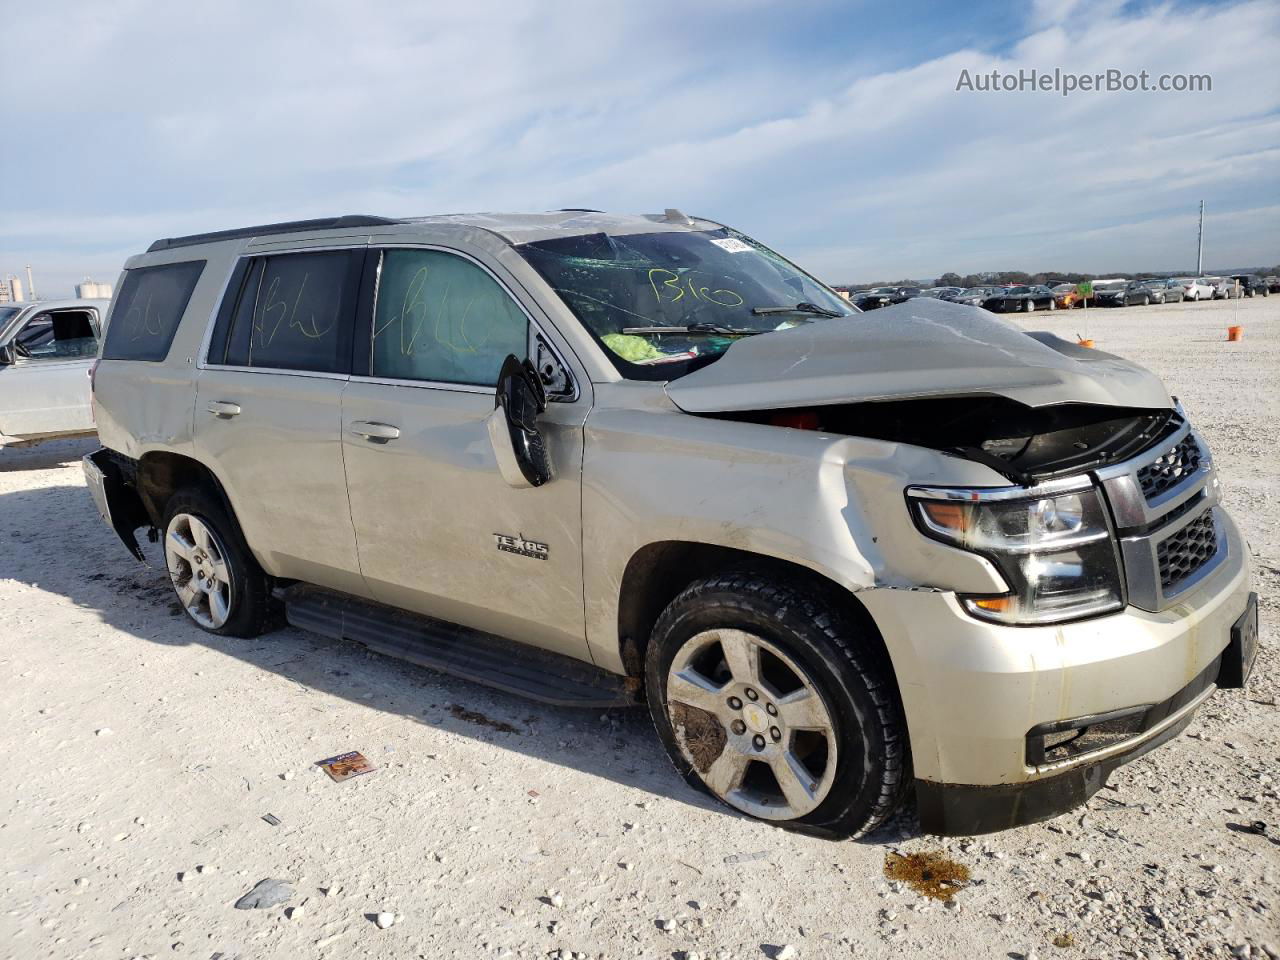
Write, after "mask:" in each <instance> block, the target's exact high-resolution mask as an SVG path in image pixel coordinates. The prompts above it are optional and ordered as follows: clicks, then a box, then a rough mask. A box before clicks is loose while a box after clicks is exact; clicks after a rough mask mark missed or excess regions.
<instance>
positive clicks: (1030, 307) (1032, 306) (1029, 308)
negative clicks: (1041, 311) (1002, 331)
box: [1023, 297, 1036, 313]
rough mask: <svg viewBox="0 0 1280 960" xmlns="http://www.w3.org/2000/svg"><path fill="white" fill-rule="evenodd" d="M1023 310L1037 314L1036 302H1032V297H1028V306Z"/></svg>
mask: <svg viewBox="0 0 1280 960" xmlns="http://www.w3.org/2000/svg"><path fill="white" fill-rule="evenodd" d="M1023 309H1024V310H1026V311H1027V313H1035V312H1036V302H1035V301H1034V300H1032V299H1031V298H1030V297H1027V304H1026V306H1025V307H1023Z"/></svg>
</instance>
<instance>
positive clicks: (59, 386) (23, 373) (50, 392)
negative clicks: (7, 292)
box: [0, 300, 110, 444]
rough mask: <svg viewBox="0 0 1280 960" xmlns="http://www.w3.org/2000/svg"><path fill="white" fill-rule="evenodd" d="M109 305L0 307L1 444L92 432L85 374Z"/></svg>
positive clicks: (51, 303)
mask: <svg viewBox="0 0 1280 960" xmlns="http://www.w3.org/2000/svg"><path fill="white" fill-rule="evenodd" d="M109 303H110V301H109V300H39V301H36V302H34V303H15V304H5V305H3V306H0V444H3V443H5V442H8V441H13V440H37V439H44V438H47V437H58V436H68V435H74V434H79V433H91V432H92V431H93V411H92V410H91V409H90V406H89V370H90V368H91V367H92V366H93V363H94V361H95V360H96V359H97V357H98V343H99V341H100V340H101V337H102V320H103V317H105V316H106V313H107V305H108V304H109Z"/></svg>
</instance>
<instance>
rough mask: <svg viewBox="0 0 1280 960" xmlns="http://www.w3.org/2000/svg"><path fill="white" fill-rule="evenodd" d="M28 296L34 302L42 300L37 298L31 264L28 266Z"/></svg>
mask: <svg viewBox="0 0 1280 960" xmlns="http://www.w3.org/2000/svg"><path fill="white" fill-rule="evenodd" d="M27 295H28V296H30V297H31V299H32V300H39V299H40V298H39V297H37V296H36V282H35V281H34V280H32V279H31V264H29V263H28V264H27Z"/></svg>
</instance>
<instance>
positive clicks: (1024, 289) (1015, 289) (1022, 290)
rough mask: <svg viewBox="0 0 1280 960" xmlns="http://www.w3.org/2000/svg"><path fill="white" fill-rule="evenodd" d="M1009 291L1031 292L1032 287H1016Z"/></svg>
mask: <svg viewBox="0 0 1280 960" xmlns="http://www.w3.org/2000/svg"><path fill="white" fill-rule="evenodd" d="M1008 292H1009V293H1030V292H1031V288H1030V287H1014V288H1012V289H1011V290H1009V291H1008Z"/></svg>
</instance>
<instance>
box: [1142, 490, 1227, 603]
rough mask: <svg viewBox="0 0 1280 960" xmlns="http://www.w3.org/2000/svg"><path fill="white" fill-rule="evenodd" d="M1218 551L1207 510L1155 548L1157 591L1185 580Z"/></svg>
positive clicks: (1209, 512) (1209, 511) (1215, 531)
mask: <svg viewBox="0 0 1280 960" xmlns="http://www.w3.org/2000/svg"><path fill="white" fill-rule="evenodd" d="M1217 552H1218V531H1217V526H1216V525H1215V524H1214V522H1213V509H1212V508H1210V509H1208V510H1206V511H1205V512H1204V513H1202V514H1200V516H1198V517H1196V519H1195V520H1193V521H1192V522H1191V523H1189V524H1188V525H1187V526H1185V527H1183V528H1182V529H1181V530H1179V531H1178V532H1177V533H1175V534H1174V535H1173V536H1171V537H1168V538H1167V539H1165V540H1162V541H1160V544H1159V546H1157V547H1156V563H1157V565H1158V566H1159V568H1160V588H1161V589H1162V590H1165V591H1167V590H1168V589H1169V588H1170V587H1172V586H1174V585H1175V584H1177V583H1180V582H1181V581H1183V580H1185V579H1187V577H1189V576H1191V575H1192V574H1193V573H1195V572H1196V571H1197V570H1199V569H1200V568H1201V567H1203V566H1204V565H1205V564H1206V563H1208V562H1209V561H1210V560H1212V559H1213V556H1214V554H1216V553H1217Z"/></svg>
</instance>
